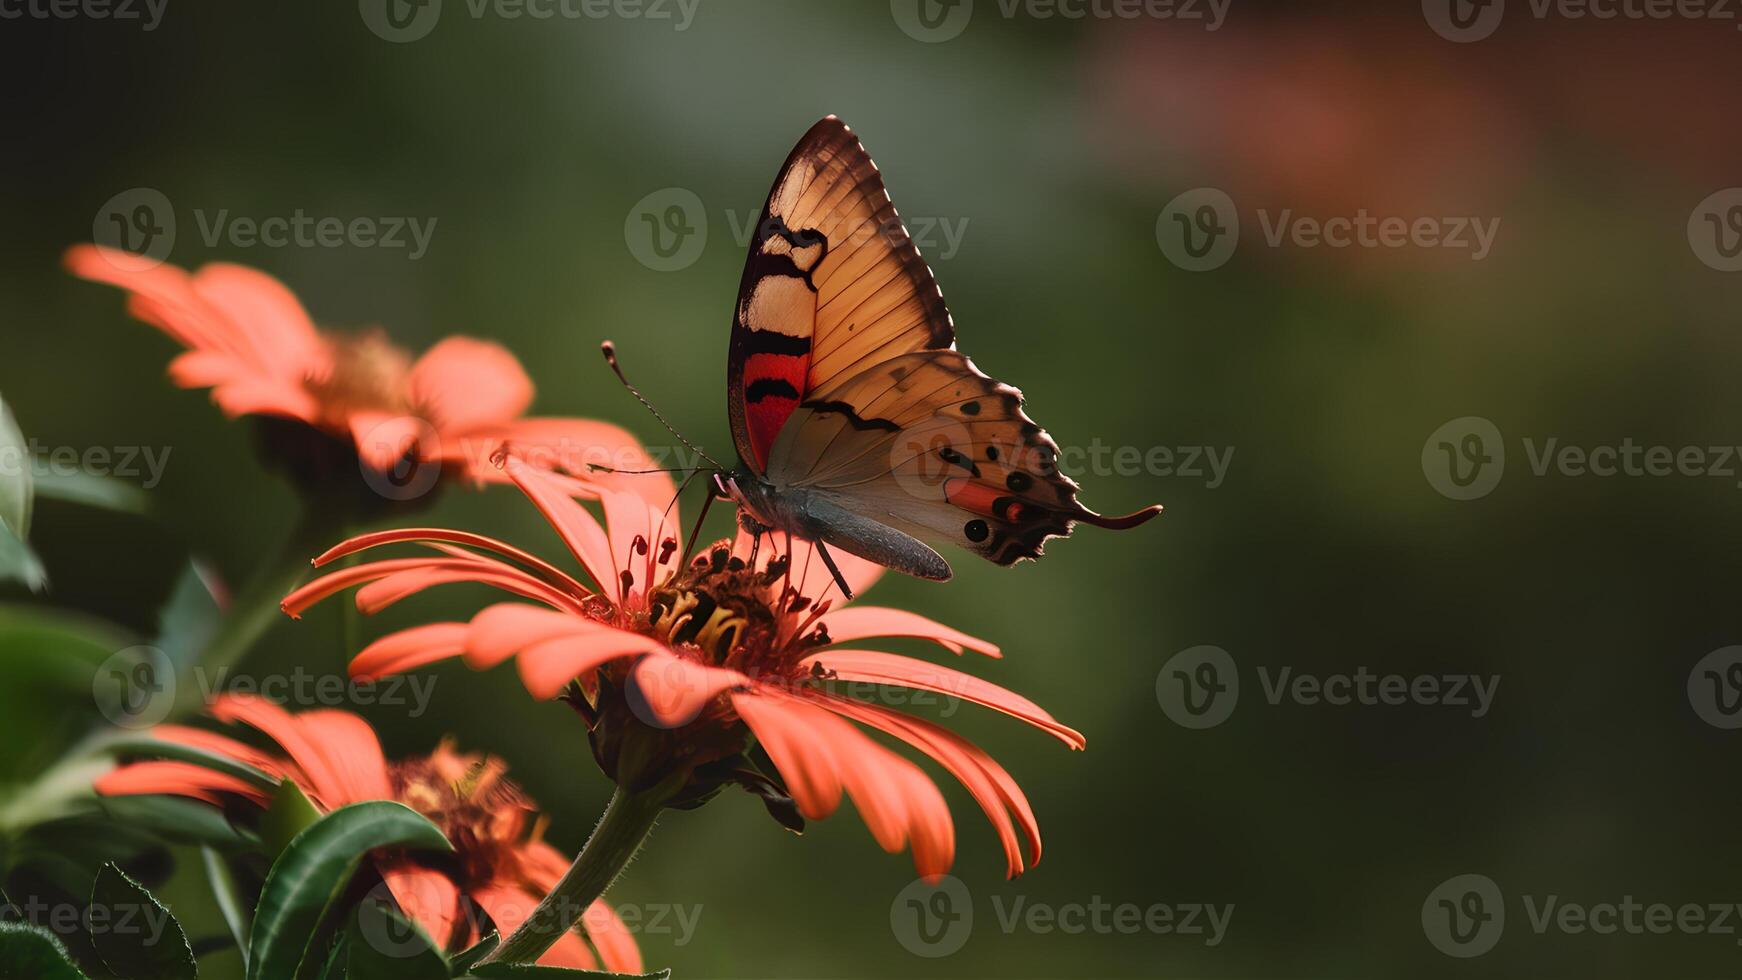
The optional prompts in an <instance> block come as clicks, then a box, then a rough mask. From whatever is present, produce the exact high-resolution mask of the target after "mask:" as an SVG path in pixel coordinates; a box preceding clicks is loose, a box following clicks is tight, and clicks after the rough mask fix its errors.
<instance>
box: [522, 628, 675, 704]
mask: <svg viewBox="0 0 1742 980" xmlns="http://www.w3.org/2000/svg"><path fill="white" fill-rule="evenodd" d="M658 649H661V647H660V645H659V642H658V641H657V640H654V639H652V638H650V637H646V636H642V635H641V634H639V633H631V632H629V631H627V630H620V629H616V628H614V627H610V626H599V627H598V628H596V629H591V630H588V631H586V632H584V633H580V634H577V635H574V636H562V637H558V638H556V639H553V640H545V641H544V642H542V643H537V644H534V645H533V646H531V647H528V648H527V649H526V650H524V651H522V652H521V654H520V656H519V658H518V659H516V660H515V665H516V666H518V667H519V668H520V682H521V683H522V684H524V685H525V686H526V690H527V692H528V693H530V694H531V695H532V696H533V697H535V698H539V699H541V700H548V699H550V698H554V697H556V696H557V695H558V694H561V693H562V691H563V688H565V687H567V686H568V684H569V681H572V680H574V679H575V678H577V677H580V676H581V675H583V674H590V673H592V671H593V670H594V669H595V668H597V667H600V666H602V665H604V664H606V663H609V662H610V661H613V660H616V659H618V658H619V657H627V656H630V655H632V654H637V653H647V652H650V651H653V650H658Z"/></svg>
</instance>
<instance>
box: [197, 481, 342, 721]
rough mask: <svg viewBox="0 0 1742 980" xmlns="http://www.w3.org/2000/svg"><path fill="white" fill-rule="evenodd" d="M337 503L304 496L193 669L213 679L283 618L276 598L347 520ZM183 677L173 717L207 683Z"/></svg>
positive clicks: (299, 578)
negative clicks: (293, 518) (286, 530)
mask: <svg viewBox="0 0 1742 980" xmlns="http://www.w3.org/2000/svg"><path fill="white" fill-rule="evenodd" d="M341 510H342V508H336V507H333V508H329V507H322V506H320V504H319V502H318V501H306V502H304V503H303V505H302V506H301V509H300V512H299V514H298V515H297V520H296V523H295V524H294V525H293V526H292V527H291V529H290V533H289V534H288V535H287V536H286V537H285V540H284V542H283V543H282V544H280V545H279V547H278V549H277V550H276V551H274V552H273V554H272V556H271V557H270V558H268V559H267V560H266V561H264V562H262V563H261V565H260V566H259V567H258V568H256V569H255V570H254V573H253V575H252V576H251V577H250V578H249V580H248V584H247V585H245V586H243V587H242V590H241V591H240V592H238V593H237V594H236V596H235V597H234V598H233V599H232V600H231V602H230V608H229V609H228V610H226V611H225V613H224V618H223V619H222V620H220V621H219V623H218V628H217V630H216V632H214V633H213V634H212V638H211V641H210V642H208V643H207V644H206V647H205V649H204V650H202V651H201V652H200V656H199V661H198V665H197V667H198V670H199V671H201V672H203V674H204V675H205V676H206V677H209V678H212V679H213V683H217V682H219V681H221V679H222V677H223V673H224V671H225V670H226V669H228V668H230V667H233V666H235V665H236V663H237V662H238V661H240V660H241V659H242V658H243V657H244V656H246V655H247V653H248V651H249V650H250V649H251V648H253V646H254V644H255V642H256V641H258V640H259V639H260V637H261V636H263V635H265V633H266V631H267V630H268V629H270V628H271V626H272V624H273V623H275V622H277V621H278V620H280V619H282V618H284V614H283V612H282V611H280V609H279V607H278V603H279V601H280V600H282V599H283V598H284V597H285V596H286V595H287V594H288V593H289V592H290V591H291V590H292V589H294V588H295V587H296V586H297V584H298V583H300V582H301V581H302V580H303V577H304V576H306V575H307V574H308V572H309V559H311V558H313V557H315V556H316V555H318V554H320V553H321V552H323V551H325V550H326V549H327V548H329V547H331V546H332V545H334V544H335V543H337V542H338V540H339V538H340V537H341V536H342V535H343V534H344V530H345V527H346V526H347V524H348V523H349V521H348V519H347V516H346V515H344V514H343V513H341V512H340V511H341ZM193 680H195V679H194V678H184V679H182V681H181V683H180V685H179V686H178V688H177V690H176V694H175V708H174V711H173V712H172V715H174V716H182V715H186V714H189V713H191V712H195V711H198V710H199V709H200V708H202V707H203V706H204V701H205V696H206V693H207V691H206V688H207V687H208V685H207V684H204V683H191V681H193Z"/></svg>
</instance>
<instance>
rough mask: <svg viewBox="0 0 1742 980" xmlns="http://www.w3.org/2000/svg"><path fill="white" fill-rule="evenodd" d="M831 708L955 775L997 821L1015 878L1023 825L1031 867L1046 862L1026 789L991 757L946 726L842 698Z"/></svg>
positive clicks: (832, 699) (831, 702)
mask: <svg viewBox="0 0 1742 980" xmlns="http://www.w3.org/2000/svg"><path fill="white" fill-rule="evenodd" d="M825 704H826V706H827V707H828V708H829V709H830V710H832V711H836V712H839V713H841V714H843V715H846V716H847V717H849V718H852V719H853V720H855V721H858V722H860V723H861V724H865V725H870V726H871V727H873V728H878V729H881V730H883V731H885V732H888V733H889V734H891V735H894V736H895V737H896V738H899V739H901V740H902V741H904V742H906V743H908V744H909V745H912V746H913V747H914V748H916V749H918V750H920V751H921V752H924V753H925V754H926V755H928V756H930V757H931V758H932V759H934V760H935V761H936V762H937V763H938V764H939V765H941V766H943V767H944V768H945V769H946V770H948V771H949V773H950V775H952V776H955V777H956V779H957V780H959V781H960V782H961V783H962V785H963V786H965V787H966V788H967V790H968V792H969V793H970V794H971V795H972V796H973V797H974V802H976V803H978V804H980V809H981V810H983V811H985V813H986V817H987V819H988V820H990V821H991V822H992V827H993V830H994V831H996V832H997V834H998V840H999V843H1001V844H1002V845H1003V847H1004V859H1005V862H1006V866H1007V871H1006V874H1007V876H1008V877H1011V878H1014V877H1016V876H1017V875H1019V874H1021V873H1022V872H1023V870H1024V868H1023V863H1022V849H1021V846H1020V844H1019V842H1018V840H1017V837H1016V832H1017V829H1018V827H1020V829H1021V831H1022V835H1023V836H1024V837H1025V838H1027V840H1028V846H1029V860H1028V863H1029V864H1035V863H1038V862H1039V861H1040V853H1041V846H1040V824H1039V822H1038V821H1036V820H1035V817H1034V810H1033V808H1031V807H1030V806H1029V804H1028V798H1027V797H1026V796H1024V795H1023V793H1022V788H1021V787H1020V786H1018V785H1016V780H1014V779H1012V778H1011V777H1010V774H1009V773H1007V772H1005V771H1004V768H1003V767H1002V766H1000V765H998V763H997V762H995V761H993V759H992V757H991V756H989V755H987V754H986V753H985V752H984V751H982V750H981V749H979V748H978V747H977V746H975V745H974V744H973V743H971V742H969V741H968V740H967V739H964V738H962V737H961V736H960V735H957V734H956V733H955V732H952V731H950V730H949V729H947V728H944V727H943V726H941V725H936V724H933V723H932V722H929V721H925V720H923V719H919V718H914V717H912V716H910V715H905V714H902V713H900V712H898V711H892V710H890V709H888V708H885V707H882V706H881V705H873V704H865V703H863V702H860V701H853V700H849V699H846V698H836V697H830V698H828V700H827V701H826V702H825ZM1012 812H1014V813H1015V815H1016V820H1015V822H1013V821H1012V820H1011V813H1012Z"/></svg>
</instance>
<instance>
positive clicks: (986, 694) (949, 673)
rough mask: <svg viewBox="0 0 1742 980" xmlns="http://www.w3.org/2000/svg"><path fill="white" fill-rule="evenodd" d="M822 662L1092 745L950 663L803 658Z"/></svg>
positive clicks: (840, 654)
mask: <svg viewBox="0 0 1742 980" xmlns="http://www.w3.org/2000/svg"><path fill="white" fill-rule="evenodd" d="M819 664H820V665H821V666H822V668H823V669H824V670H828V671H833V672H834V673H835V674H836V675H837V676H839V677H840V678H842V679H843V680H849V681H868V682H870V683H873V684H893V685H896V686H898V687H908V688H914V689H916V690H922V691H935V692H937V693H939V694H946V695H949V696H950V697H957V698H961V699H962V700H964V701H971V702H973V703H974V704H978V705H982V706H984V707H987V708H991V709H992V710H994V711H1002V712H1003V713H1005V714H1007V715H1009V716H1010V717H1012V718H1016V719H1018V720H1021V721H1026V722H1028V723H1029V724H1030V725H1033V726H1034V727H1036V728H1038V729H1040V730H1041V731H1044V732H1046V733H1047V734H1049V735H1051V736H1053V737H1054V738H1057V739H1058V740H1059V741H1061V742H1063V743H1065V744H1066V745H1068V746H1070V747H1071V748H1073V749H1081V748H1084V747H1085V746H1086V745H1087V744H1088V743H1087V741H1086V740H1085V739H1084V738H1083V736H1082V733H1080V732H1078V731H1076V730H1075V729H1073V728H1070V727H1068V726H1066V725H1063V724H1060V723H1059V721H1058V720H1057V719H1056V718H1054V717H1053V716H1052V715H1050V714H1047V712H1046V710H1045V709H1044V708H1042V707H1041V706H1040V705H1038V704H1035V703H1034V702H1033V701H1030V700H1028V699H1027V698H1025V697H1023V696H1022V695H1020V694H1017V693H1016V692H1014V691H1009V690H1006V689H1004V688H1002V687H999V686H998V685H996V684H993V683H991V682H990V681H984V680H981V679H980V678H978V677H975V676H974V675H972V674H965V673H963V672H961V671H959V670H954V669H952V668H949V667H940V666H938V665H937V664H932V663H927V662H925V661H923V660H915V659H913V658H912V657H903V656H901V655H900V654H895V653H883V652H881V651H878V650H835V649H829V650H824V651H823V652H821V653H815V654H812V655H811V656H809V657H806V658H805V659H803V660H801V661H799V666H801V667H807V668H808V667H813V666H815V665H819Z"/></svg>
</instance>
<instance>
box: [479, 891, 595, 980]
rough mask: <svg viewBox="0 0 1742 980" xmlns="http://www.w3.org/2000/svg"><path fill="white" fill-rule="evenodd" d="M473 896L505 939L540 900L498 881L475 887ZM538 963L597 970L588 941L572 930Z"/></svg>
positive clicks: (559, 939) (528, 915)
mask: <svg viewBox="0 0 1742 980" xmlns="http://www.w3.org/2000/svg"><path fill="white" fill-rule="evenodd" d="M471 895H472V899H473V900H474V901H476V902H477V903H478V904H479V905H481V906H483V907H484V911H485V912H487V913H489V915H490V921H491V922H493V923H495V925H496V931H497V932H498V933H499V934H500V935H501V936H502V937H503V938H507V937H508V936H510V935H512V934H513V933H514V930H516V929H519V928H520V926H521V924H522V923H524V922H525V921H526V920H527V919H528V918H530V917H531V916H532V912H533V910H534V909H536V908H538V903H539V901H540V899H539V898H538V896H536V895H533V894H530V893H529V892H526V891H523V890H521V889H519V888H514V887H511V886H509V885H504V884H497V883H491V884H488V885H485V886H483V887H481V888H474V889H472V891H471ZM538 962H539V963H540V964H542V965H544V966H564V967H568V968H570V969H573V970H596V969H598V961H597V960H595V959H594V958H593V954H592V952H591V951H589V950H588V949H587V944H586V942H585V941H584V940H582V939H581V937H580V936H578V935H576V934H575V933H573V932H567V933H564V934H563V935H562V936H561V937H560V938H558V939H557V941H556V943H555V944H553V945H552V946H551V948H550V950H549V951H547V952H546V953H545V954H544V955H543V956H541V957H539V959H538Z"/></svg>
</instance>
